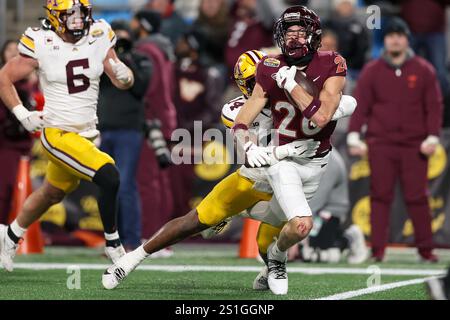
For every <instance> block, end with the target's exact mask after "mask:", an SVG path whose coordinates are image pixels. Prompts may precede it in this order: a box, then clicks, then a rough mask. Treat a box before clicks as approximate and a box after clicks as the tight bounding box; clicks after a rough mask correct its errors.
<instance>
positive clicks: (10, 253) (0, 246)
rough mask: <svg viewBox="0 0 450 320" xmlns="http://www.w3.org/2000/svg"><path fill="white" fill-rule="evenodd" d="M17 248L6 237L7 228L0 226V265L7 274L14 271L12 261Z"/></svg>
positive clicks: (16, 245)
mask: <svg viewBox="0 0 450 320" xmlns="http://www.w3.org/2000/svg"><path fill="white" fill-rule="evenodd" d="M18 247H19V245H18V244H16V243H15V242H14V241H12V240H11V239H10V238H9V237H8V226H5V225H3V224H0V264H1V265H3V267H4V268H5V270H6V271H8V272H12V271H13V270H14V266H13V259H14V257H15V255H16V250H17V248H18Z"/></svg>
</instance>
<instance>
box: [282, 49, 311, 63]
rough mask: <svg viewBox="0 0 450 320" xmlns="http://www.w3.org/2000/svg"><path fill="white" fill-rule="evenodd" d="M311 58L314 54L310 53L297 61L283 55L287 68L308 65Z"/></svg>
mask: <svg viewBox="0 0 450 320" xmlns="http://www.w3.org/2000/svg"><path fill="white" fill-rule="evenodd" d="M313 56H314V52H310V53H308V54H307V55H305V56H303V57H301V58H299V59H294V58H291V57H289V56H286V55H285V57H286V62H287V64H288V66H302V65H307V64H308V63H310V62H311V60H312V59H313Z"/></svg>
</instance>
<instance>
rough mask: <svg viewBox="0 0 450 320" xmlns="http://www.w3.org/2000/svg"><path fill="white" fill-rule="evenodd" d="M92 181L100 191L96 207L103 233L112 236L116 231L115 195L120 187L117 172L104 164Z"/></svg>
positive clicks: (109, 164) (109, 165)
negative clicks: (98, 211)
mask: <svg viewBox="0 0 450 320" xmlns="http://www.w3.org/2000/svg"><path fill="white" fill-rule="evenodd" d="M92 181H93V182H94V183H95V184H96V185H97V186H99V189H100V195H99V198H98V207H99V210H100V216H101V218H102V222H103V229H104V231H105V233H108V234H114V233H115V232H116V231H117V193H118V191H119V185H120V177H119V171H118V170H117V168H116V166H114V165H113V164H111V163H108V164H105V165H104V166H103V167H101V168H100V169H99V170H98V171H97V173H96V174H95V176H94V178H93V179H92ZM106 240H108V239H106ZM107 245H108V244H107Z"/></svg>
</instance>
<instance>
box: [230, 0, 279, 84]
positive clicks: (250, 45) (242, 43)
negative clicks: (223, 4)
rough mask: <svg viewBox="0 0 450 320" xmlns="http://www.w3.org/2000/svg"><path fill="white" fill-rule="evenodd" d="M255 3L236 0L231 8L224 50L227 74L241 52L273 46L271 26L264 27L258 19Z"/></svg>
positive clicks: (251, 0) (246, 0)
mask: <svg viewBox="0 0 450 320" xmlns="http://www.w3.org/2000/svg"><path fill="white" fill-rule="evenodd" d="M256 5H257V0H237V1H236V3H235V5H234V8H233V9H232V16H233V22H232V26H231V31H230V33H229V36H228V42H227V46H226V50H225V61H226V65H227V68H228V75H231V72H232V71H233V68H234V64H235V63H236V61H237V59H238V58H239V56H240V55H241V54H242V52H245V51H248V50H254V49H256V50H259V49H261V48H264V47H271V46H273V39H272V27H270V28H265V27H264V25H263V24H262V22H261V20H259V19H258V17H257V15H256ZM230 79H231V78H230ZM233 87H234V86H233Z"/></svg>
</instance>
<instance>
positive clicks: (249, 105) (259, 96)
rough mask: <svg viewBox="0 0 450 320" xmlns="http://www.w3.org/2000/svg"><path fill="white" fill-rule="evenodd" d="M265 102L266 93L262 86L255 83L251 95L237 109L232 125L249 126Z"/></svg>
mask: <svg viewBox="0 0 450 320" xmlns="http://www.w3.org/2000/svg"><path fill="white" fill-rule="evenodd" d="M266 104H267V97H266V94H265V92H264V91H263V88H262V87H261V86H260V85H259V84H258V83H256V84H255V88H254V89H253V93H252V95H251V96H250V97H249V98H248V100H247V101H246V102H245V104H244V105H243V106H242V107H241V109H240V110H239V113H238V115H237V116H236V119H235V120H234V125H235V126H236V125H239V124H240V125H244V126H246V127H249V126H250V125H251V124H252V123H253V120H255V119H256V117H257V116H258V114H259V113H260V112H261V110H262V109H263V108H264V106H265V105H266Z"/></svg>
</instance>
